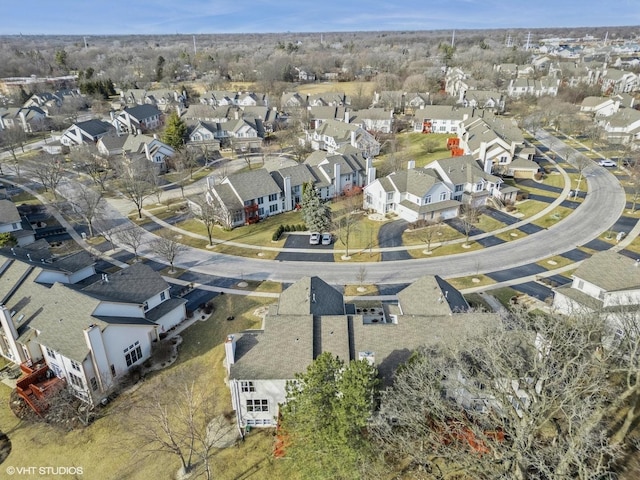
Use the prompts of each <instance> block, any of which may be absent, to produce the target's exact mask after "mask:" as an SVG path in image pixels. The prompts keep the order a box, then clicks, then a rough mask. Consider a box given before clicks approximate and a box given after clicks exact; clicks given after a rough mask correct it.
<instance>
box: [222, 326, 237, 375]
mask: <svg viewBox="0 0 640 480" xmlns="http://www.w3.org/2000/svg"><path fill="white" fill-rule="evenodd" d="M224 354H225V357H226V359H227V372H229V371H230V370H231V365H233V364H234V363H236V337H235V336H234V335H227V339H226V340H225V342H224Z"/></svg>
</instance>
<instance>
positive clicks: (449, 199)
mask: <svg viewBox="0 0 640 480" xmlns="http://www.w3.org/2000/svg"><path fill="white" fill-rule="evenodd" d="M410 167H411V165H410ZM363 202H364V208H365V209H367V210H375V211H376V212H378V213H380V214H383V215H384V214H387V213H395V214H397V215H398V216H399V217H400V218H402V219H404V220H406V221H407V222H415V221H416V220H433V221H438V220H446V219H448V218H453V217H456V216H458V210H459V207H460V201H459V200H454V199H453V190H452V188H451V187H450V186H448V185H447V184H446V183H445V182H444V181H443V180H442V179H441V178H440V177H439V175H438V173H437V171H436V170H434V169H429V168H420V169H415V168H409V169H407V170H402V171H399V172H393V173H391V174H390V175H387V176H386V177H382V178H378V179H377V180H375V181H373V182H371V183H370V184H368V185H367V186H366V187H365V188H364V198H363Z"/></svg>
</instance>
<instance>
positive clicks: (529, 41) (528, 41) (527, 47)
mask: <svg viewBox="0 0 640 480" xmlns="http://www.w3.org/2000/svg"><path fill="white" fill-rule="evenodd" d="M530 45H531V32H529V33H528V34H527V46H526V47H525V48H524V49H525V50H529V46H530Z"/></svg>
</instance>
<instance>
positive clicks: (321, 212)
mask: <svg viewBox="0 0 640 480" xmlns="http://www.w3.org/2000/svg"><path fill="white" fill-rule="evenodd" d="M302 218H304V223H305V224H306V225H307V228H308V229H309V230H310V231H312V232H323V231H326V230H327V228H328V227H329V225H330V224H331V209H330V208H329V206H328V205H327V204H326V203H322V200H321V199H320V194H319V193H318V190H317V189H316V188H314V187H313V185H311V184H310V183H305V184H304V185H303V186H302Z"/></svg>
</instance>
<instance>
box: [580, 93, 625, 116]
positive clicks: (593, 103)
mask: <svg viewBox="0 0 640 480" xmlns="http://www.w3.org/2000/svg"><path fill="white" fill-rule="evenodd" d="M618 108H620V102H619V101H616V100H614V99H613V98H611V97H585V98H584V99H583V100H582V103H581V104H580V111H581V112H583V113H588V114H591V115H593V116H594V117H609V116H611V115H613V114H614V113H616V112H617V111H618Z"/></svg>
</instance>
